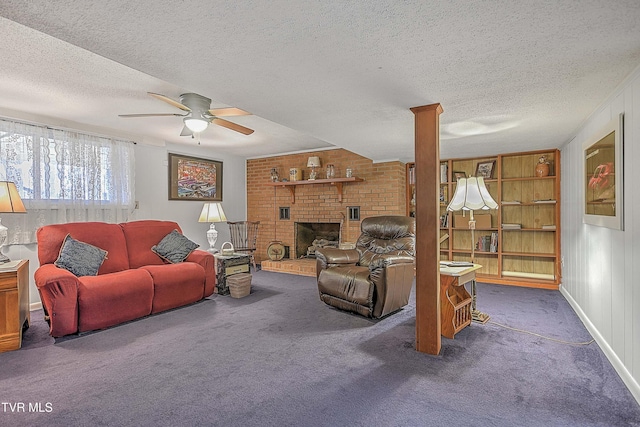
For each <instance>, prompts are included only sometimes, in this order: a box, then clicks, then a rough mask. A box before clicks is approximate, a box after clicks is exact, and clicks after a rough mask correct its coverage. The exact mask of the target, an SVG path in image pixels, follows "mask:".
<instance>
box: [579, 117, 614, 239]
mask: <svg viewBox="0 0 640 427" xmlns="http://www.w3.org/2000/svg"><path fill="white" fill-rule="evenodd" d="M582 148H583V154H584V161H583V174H582V176H584V177H585V178H584V185H583V188H584V194H583V196H584V202H583V222H584V223H585V224H591V225H596V226H599V227H607V228H612V229H615V230H624V181H623V177H624V155H623V154H624V113H620V114H619V115H618V116H617V117H615V118H614V119H612V120H611V121H609V122H608V123H607V124H606V125H604V126H603V127H602V128H600V129H599V130H598V131H597V132H595V133H594V134H593V135H592V136H591V137H590V138H589V139H588V140H586V141H585V142H584V144H583V146H582Z"/></svg>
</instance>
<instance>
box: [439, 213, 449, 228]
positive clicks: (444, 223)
mask: <svg viewBox="0 0 640 427" xmlns="http://www.w3.org/2000/svg"><path fill="white" fill-rule="evenodd" d="M447 227H449V214H444V215H442V216H440V228H447Z"/></svg>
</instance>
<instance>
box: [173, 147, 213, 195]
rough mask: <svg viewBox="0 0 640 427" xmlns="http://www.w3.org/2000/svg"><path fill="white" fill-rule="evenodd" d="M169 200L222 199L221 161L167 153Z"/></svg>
mask: <svg viewBox="0 0 640 427" xmlns="http://www.w3.org/2000/svg"><path fill="white" fill-rule="evenodd" d="M169 200H197V201H199V202H202V201H212V202H221V201H222V162H219V161H217V160H209V159H202V158H199V157H191V156H183V155H182V154H174V153H169Z"/></svg>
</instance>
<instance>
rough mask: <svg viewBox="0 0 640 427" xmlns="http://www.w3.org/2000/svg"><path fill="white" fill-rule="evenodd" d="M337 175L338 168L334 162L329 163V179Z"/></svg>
mask: <svg viewBox="0 0 640 427" xmlns="http://www.w3.org/2000/svg"><path fill="white" fill-rule="evenodd" d="M335 177H336V168H335V166H333V163H328V164H327V179H333V178H335Z"/></svg>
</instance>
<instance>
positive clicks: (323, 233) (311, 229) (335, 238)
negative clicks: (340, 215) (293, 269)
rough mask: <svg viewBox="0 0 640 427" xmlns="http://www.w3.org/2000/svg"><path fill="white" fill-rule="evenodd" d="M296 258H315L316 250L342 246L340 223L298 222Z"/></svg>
mask: <svg viewBox="0 0 640 427" xmlns="http://www.w3.org/2000/svg"><path fill="white" fill-rule="evenodd" d="M295 240H296V258H315V257H316V252H315V250H316V248H322V247H327V246H329V247H334V248H337V247H338V246H339V245H340V223H339V222H335V223H334V222H296V228H295Z"/></svg>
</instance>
